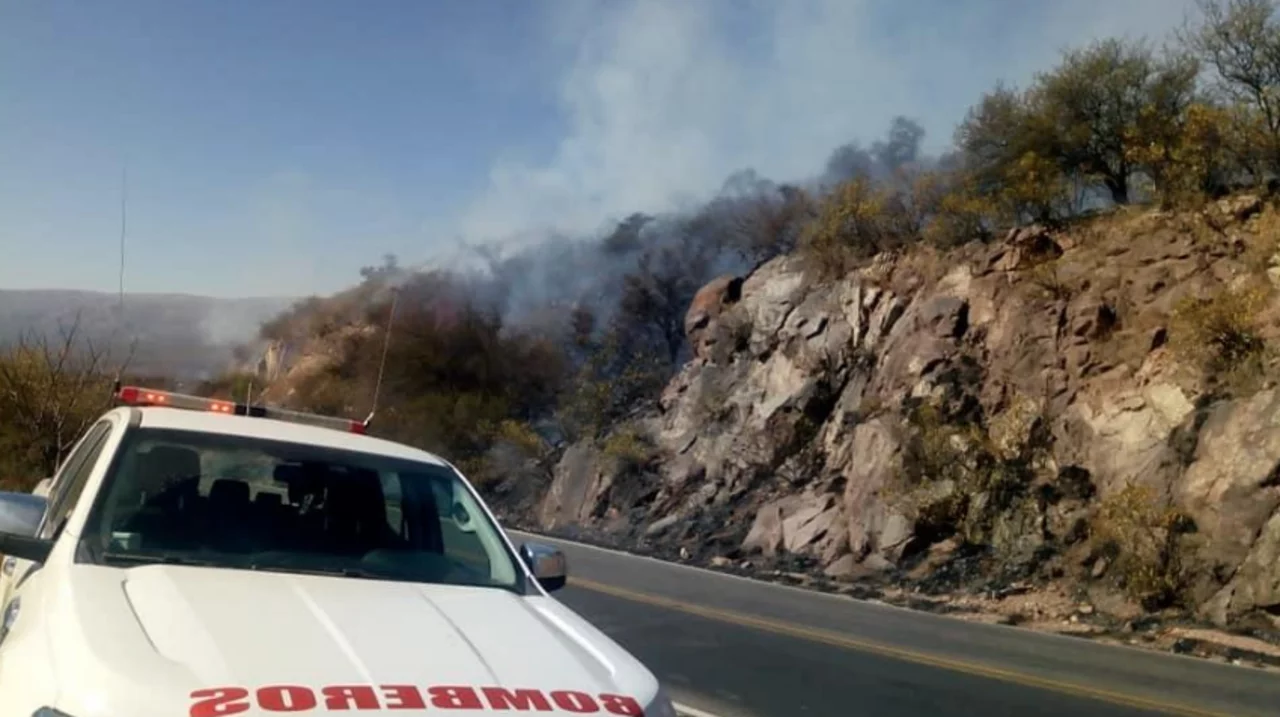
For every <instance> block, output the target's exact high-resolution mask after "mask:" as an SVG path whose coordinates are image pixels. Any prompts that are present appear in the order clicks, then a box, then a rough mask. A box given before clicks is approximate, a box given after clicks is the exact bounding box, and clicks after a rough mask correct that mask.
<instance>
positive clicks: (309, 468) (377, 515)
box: [81, 428, 525, 592]
mask: <svg viewBox="0 0 1280 717" xmlns="http://www.w3.org/2000/svg"><path fill="white" fill-rule="evenodd" d="M81 540H82V542H83V545H84V547H85V548H86V549H87V552H88V554H89V555H90V556H91V557H92V559H94V560H95V561H96V562H101V563H104V564H108V565H138V564H145V563H151V562H156V563H159V562H169V563H191V564H199V565H215V566H218V567H226V568H242V569H253V570H264V571H279V572H297V573H312V574H325V575H340V576H349V577H363V578H375V579H386V580H403V581H411V582H422V583H441V584H453V585H474V586H491V587H498V588H505V589H508V590H513V591H517V592H523V590H524V587H525V586H524V581H523V573H521V572H520V571H519V570H518V569H517V566H516V563H515V557H514V556H513V555H512V553H511V551H510V549H509V548H508V547H507V545H506V543H504V542H503V540H502V538H501V535H500V533H499V530H498V528H497V526H496V525H494V524H493V522H492V521H490V520H489V519H488V516H487V514H486V513H485V512H484V511H483V510H482V508H481V506H480V504H479V502H478V501H477V500H476V499H475V497H474V496H473V495H472V493H471V491H470V490H468V488H467V486H466V485H465V484H464V482H463V480H462V477H461V476H459V475H458V473H457V472H456V471H454V470H453V469H451V468H449V467H447V466H443V465H438V464H435V463H424V462H418V461H409V460H399V459H395V458H390V457H385V456H379V455H374V454H367V453H362V452H356V451H346V450H340V449H333V448H325V447H319V446H312V445H306V444H299V443H282V442H277V441H269V440H263V439H259V438H253V437H247V436H237V435H221V434H216V433H198V432H189V431H174V430H158V429H147V428H139V429H136V430H134V431H132V432H131V435H130V436H129V437H127V438H126V439H125V444H124V445H123V446H122V447H121V450H120V452H119V453H118V454H117V458H116V460H115V461H114V462H113V465H112V469H111V473H110V475H108V476H107V478H106V481H105V482H104V484H103V490H102V491H100V493H99V495H98V497H97V499H96V501H95V505H94V507H93V510H92V512H91V514H90V516H89V521H88V523H87V524H86V526H85V531H84V533H83V535H82V537H81Z"/></svg>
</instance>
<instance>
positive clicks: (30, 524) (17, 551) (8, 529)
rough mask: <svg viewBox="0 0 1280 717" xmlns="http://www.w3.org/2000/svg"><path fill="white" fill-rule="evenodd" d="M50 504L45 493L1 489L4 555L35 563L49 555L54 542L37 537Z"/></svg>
mask: <svg viewBox="0 0 1280 717" xmlns="http://www.w3.org/2000/svg"><path fill="white" fill-rule="evenodd" d="M47 506H48V501H47V500H46V499H45V497H44V496H40V495H34V494H32V493H11V492H0V555H10V556H13V557H15V558H20V559H22V560H30V561H31V562H33V563H42V562H44V560H45V558H47V557H49V551H50V550H51V549H52V548H53V543H51V542H49V541H47V540H41V539H40V538H37V537H36V531H37V530H39V529H40V521H41V520H42V519H43V518H44V512H45V508H46V507H47Z"/></svg>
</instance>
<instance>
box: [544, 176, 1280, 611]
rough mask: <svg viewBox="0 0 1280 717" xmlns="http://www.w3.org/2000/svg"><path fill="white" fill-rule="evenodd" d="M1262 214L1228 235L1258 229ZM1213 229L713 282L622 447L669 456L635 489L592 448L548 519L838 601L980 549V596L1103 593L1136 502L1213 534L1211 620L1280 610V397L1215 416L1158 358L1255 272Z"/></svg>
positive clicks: (1136, 230)
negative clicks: (1103, 550)
mask: <svg viewBox="0 0 1280 717" xmlns="http://www.w3.org/2000/svg"><path fill="white" fill-rule="evenodd" d="M1259 211H1260V209H1259V207H1258V206H1257V202H1256V201H1254V200H1248V201H1246V200H1235V203H1233V204H1231V205H1230V206H1224V207H1222V208H1219V210H1217V212H1218V213H1217V215H1215V216H1219V217H1223V216H1225V217H1227V218H1228V219H1229V220H1230V221H1231V222H1235V223H1236V224H1234V225H1232V228H1231V229H1230V230H1229V231H1228V232H1227V233H1228V234H1230V233H1231V232H1240V231H1243V232H1248V231H1250V226H1251V225H1249V224H1245V225H1239V222H1241V221H1244V220H1250V221H1253V220H1252V219H1250V218H1251V217H1256V216H1257V215H1258V213H1259ZM1188 221H1189V222H1190V224H1188ZM1197 222H1199V223H1197ZM1207 223H1209V219H1207V218H1206V217H1204V216H1202V217H1200V218H1199V219H1194V218H1193V219H1192V220H1186V221H1183V220H1179V219H1177V218H1169V217H1166V216H1164V215H1161V214H1159V213H1150V214H1146V215H1141V216H1137V217H1133V218H1130V219H1125V220H1117V221H1115V222H1114V223H1113V224H1112V225H1111V226H1110V233H1103V235H1101V236H1099V235H1085V236H1062V235H1054V234H1051V233H1050V232H1048V231H1047V230H1045V229H1043V228H1040V227H1031V228H1026V229H1021V230H1018V231H1016V232H1012V233H1011V234H1010V235H1009V236H1008V237H1006V239H1005V241H1004V242H1001V243H999V244H998V245H996V246H993V247H967V248H965V249H964V250H961V251H957V252H954V253H951V254H948V255H945V256H935V255H930V254H929V253H928V252H922V253H920V254H918V255H908V256H898V257H884V256H882V257H879V258H878V259H877V260H876V261H873V262H871V263H870V264H869V265H868V266H867V267H866V268H865V269H864V270H861V271H859V272H855V273H854V274H852V275H850V276H848V277H846V278H845V279H844V280H841V281H837V282H832V283H816V282H815V281H813V280H812V279H811V278H810V274H809V272H807V271H806V268H805V265H804V263H803V259H801V258H799V257H796V256H786V257H780V258H777V259H774V260H772V261H770V262H768V263H766V264H765V265H763V266H761V267H759V268H758V269H757V270H756V271H755V272H753V273H752V274H751V275H749V276H748V277H746V279H745V280H744V281H741V282H738V281H737V280H736V279H733V278H731V277H723V278H721V279H717V280H716V281H715V282H712V283H711V284H709V285H708V286H707V287H706V288H704V289H703V290H702V291H701V292H699V294H698V297H697V298H696V299H695V300H694V302H693V306H692V307H691V308H690V310H689V314H688V317H687V319H686V330H687V332H688V334H689V336H690V340H691V341H692V343H693V345H694V347H695V352H694V358H693V360H692V361H691V362H690V363H688V364H687V365H686V366H684V367H683V369H682V370H681V371H680V372H679V373H678V374H677V375H676V376H675V377H674V378H673V379H672V380H671V382H670V383H669V385H668V386H667V387H666V390H665V391H664V393H663V395H662V397H661V401H660V403H659V406H660V407H659V410H658V412H657V413H656V414H654V415H651V416H648V417H647V418H645V419H643V420H641V421H638V422H637V423H635V424H634V425H633V426H631V427H630V430H636V431H639V432H641V433H642V434H644V435H646V436H647V437H648V438H649V440H650V441H651V442H652V443H653V444H654V446H656V449H657V451H658V453H659V455H660V456H661V459H660V460H658V461H656V462H654V463H652V464H650V465H649V466H648V467H646V468H640V469H635V470H633V471H632V472H631V473H629V474H627V475H626V476H625V480H624V479H623V478H624V477H620V476H619V474H618V472H617V471H614V470H609V469H606V467H605V465H604V463H603V462H602V459H600V458H599V457H598V456H597V454H596V452H595V449H594V448H593V447H591V446H585V445H584V446H575V447H574V448H572V449H570V450H569V451H568V452H567V453H566V454H565V456H564V459H563V461H562V463H561V466H560V468H559V470H558V471H557V474H556V477H555V479H554V482H553V485H552V488H551V490H550V493H549V494H548V496H547V497H546V499H545V500H544V501H543V503H542V505H541V508H540V510H539V515H538V520H539V521H540V522H541V523H542V525H543V526H544V527H549V528H550V527H560V526H565V525H575V526H580V527H582V526H585V527H589V528H595V529H599V530H603V531H608V532H611V533H612V534H614V535H616V536H623V537H624V538H626V539H634V540H647V541H651V542H657V543H664V544H668V545H681V546H686V547H688V548H689V550H690V551H692V552H694V553H699V552H701V553H702V554H703V555H704V556H707V557H710V556H712V555H714V556H716V557H717V559H718V560H721V561H724V560H726V559H728V560H733V561H739V560H744V559H750V560H757V561H765V562H769V561H773V562H775V563H776V562H779V561H781V562H784V563H787V564H791V565H798V566H800V567H802V568H803V569H807V570H810V571H812V572H814V573H815V574H823V575H826V576H828V577H836V578H843V579H852V578H855V577H865V576H867V575H875V574H887V573H894V574H903V573H910V571H911V568H912V567H917V568H920V567H921V566H928V568H929V571H933V569H934V567H936V566H938V565H941V564H942V563H943V562H945V561H948V560H952V561H954V560H968V559H969V558H968V557H965V556H967V555H969V553H968V552H966V550H960V549H957V546H969V547H973V546H979V547H981V549H982V560H983V561H985V562H982V564H981V566H980V569H979V570H978V577H979V578H981V579H982V580H989V579H991V578H992V576H996V575H1007V576H1010V577H1011V578H1012V577H1019V578H1021V577H1026V576H1035V575H1040V576H1051V577H1062V576H1063V575H1066V576H1068V577H1071V576H1077V577H1078V578H1079V579H1081V580H1108V579H1111V576H1110V575H1109V574H1108V572H1107V565H1108V563H1107V561H1106V560H1105V559H1102V558H1098V557H1097V549H1096V548H1097V546H1090V545H1089V541H1088V540H1087V539H1086V538H1087V536H1088V534H1089V528H1088V526H1089V525H1090V521H1091V520H1092V519H1093V517H1094V516H1095V515H1096V514H1097V512H1098V506H1099V505H1103V504H1105V503H1106V502H1107V501H1108V500H1110V499H1112V497H1113V496H1116V495H1117V494H1118V493H1119V492H1120V491H1122V490H1124V489H1125V488H1126V486H1130V485H1135V484H1136V485H1141V486H1146V487H1148V488H1150V489H1152V493H1151V495H1153V496H1155V498H1154V499H1153V500H1156V501H1159V502H1160V504H1161V505H1166V504H1167V505H1169V506H1172V507H1173V508H1176V509H1177V510H1179V511H1181V512H1182V513H1185V514H1186V515H1187V516H1188V517H1189V519H1190V520H1191V521H1193V522H1194V524H1195V526H1196V527H1197V529H1198V533H1197V535H1196V538H1197V541H1196V542H1195V543H1193V544H1192V545H1193V546H1194V547H1192V548H1188V549H1187V550H1189V551H1190V552H1189V553H1188V554H1187V556H1186V561H1187V563H1188V564H1194V565H1195V566H1197V570H1198V572H1197V575H1198V578H1197V581H1196V584H1195V585H1194V587H1193V590H1192V594H1193V596H1194V599H1195V601H1196V603H1197V604H1198V605H1199V606H1201V609H1202V613H1203V614H1205V615H1208V616H1210V617H1212V618H1213V619H1215V620H1217V621H1219V622H1227V621H1231V620H1234V619H1236V618H1237V617H1239V616H1242V615H1245V614H1248V613H1251V612H1256V611H1259V610H1263V611H1280V513H1277V509H1278V508H1280V478H1278V477H1277V476H1280V391H1277V390H1266V391H1262V392H1260V393H1257V394H1256V395H1253V396H1249V397H1245V398H1242V399H1238V400H1233V401H1221V400H1215V399H1213V398H1212V397H1211V396H1209V395H1208V394H1206V388H1205V381H1204V376H1203V375H1201V373H1200V372H1199V370H1198V369H1193V368H1189V367H1188V366H1187V365H1186V363H1185V362H1181V363H1180V362H1179V361H1178V360H1176V359H1175V357H1174V356H1173V355H1172V354H1171V349H1170V348H1169V347H1168V345H1167V343H1168V332H1169V319H1170V314H1171V312H1172V311H1173V309H1174V307H1175V306H1177V305H1178V302H1180V301H1181V300H1182V299H1184V298H1186V297H1201V296H1206V295H1208V294H1210V293H1212V292H1215V291H1220V290H1221V289H1222V287H1224V286H1226V285H1229V284H1231V283H1233V282H1235V281H1237V280H1238V278H1239V277H1240V276H1241V275H1242V272H1243V271H1244V269H1243V263H1242V262H1241V261H1240V260H1239V259H1238V258H1236V257H1237V255H1238V254H1239V253H1240V249H1239V246H1237V245H1233V243H1232V241H1231V240H1230V239H1229V238H1227V237H1223V236H1221V235H1220V234H1213V233H1212V232H1201V231H1200V230H1201V229H1203V228H1204V227H1205V226H1206V224H1207ZM1206 237H1207V238H1206ZM1236 244H1238V242H1237V243H1236ZM937 267H941V268H937ZM1268 330H1271V329H1268ZM623 485H625V486H626V488H625V490H623V489H622V488H621V487H620V486H623ZM627 536H630V537H627ZM970 552H971V551H970ZM919 573H920V571H919V570H917V571H916V573H914V574H916V575H919ZM935 577H936V576H935Z"/></svg>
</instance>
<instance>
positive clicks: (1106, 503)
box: [1089, 482, 1190, 610]
mask: <svg viewBox="0 0 1280 717" xmlns="http://www.w3.org/2000/svg"><path fill="white" fill-rule="evenodd" d="M1189 522H1190V521H1189V519H1188V518H1187V516H1185V515H1184V514H1183V513H1181V512H1180V511H1178V510H1177V509H1176V508H1173V507H1171V506H1168V505H1166V504H1164V503H1162V502H1161V501H1160V500H1159V499H1158V497H1157V496H1156V494H1155V491H1154V490H1152V489H1151V488H1150V487H1149V486H1145V485H1139V484H1136V483H1132V482H1131V483H1129V484H1127V485H1126V486H1125V487H1124V488H1123V489H1121V490H1119V491H1117V492H1116V493H1114V494H1112V495H1110V496H1108V497H1107V498H1105V499H1103V501H1102V502H1101V504H1100V505H1099V506H1098V510H1097V513H1095V515H1094V517H1093V520H1092V521H1091V523H1090V526H1089V535H1090V539H1091V541H1092V542H1093V546H1094V550H1095V552H1096V553H1098V554H1100V555H1102V556H1104V557H1107V558H1108V559H1110V560H1111V561H1112V562H1111V565H1112V568H1111V569H1112V570H1113V574H1114V575H1116V576H1117V578H1118V580H1119V582H1120V584H1121V586H1122V587H1123V588H1124V590H1125V592H1126V593H1127V594H1128V595H1129V596H1130V597H1131V598H1132V599H1134V600H1136V601H1138V602H1139V603H1140V604H1142V606H1143V607H1144V608H1145V609H1147V610H1157V609H1160V608H1163V607H1168V606H1170V605H1173V604H1176V603H1178V602H1179V601H1180V599H1181V597H1182V595H1183V593H1184V591H1185V589H1186V587H1187V579H1188V576H1189V570H1188V566H1187V564H1186V559H1185V557H1184V553H1185V551H1184V550H1183V546H1182V543H1181V537H1182V535H1183V533H1184V532H1185V531H1186V530H1187V526H1188V525H1189Z"/></svg>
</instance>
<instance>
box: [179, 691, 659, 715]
mask: <svg viewBox="0 0 1280 717" xmlns="http://www.w3.org/2000/svg"><path fill="white" fill-rule="evenodd" d="M191 700H192V702H191V709H190V710H189V712H188V717H225V716H227V715H237V714H241V713H244V712H248V711H249V710H250V709H251V708H253V707H254V706H255V705H256V706H257V708H258V709H260V710H263V711H264V712H315V711H324V712H332V711H345V710H362V711H364V710H425V709H437V710H464V711H471V710H483V709H485V707H486V706H487V707H488V708H489V709H491V710H501V711H504V712H505V711H514V712H551V711H552V710H554V709H560V710H562V711H565V712H573V713H576V714H596V713H600V712H604V713H606V714H610V715H619V716H620V717H644V708H643V707H642V706H641V705H640V702H639V701H638V700H636V699H635V698H634V697H630V696H627V695H619V694H611V693H605V694H598V695H595V694H590V693H587V692H582V691H579V690H539V689H532V688H518V689H517V688H509V687H498V686H483V687H472V686H469V685H430V686H423V687H419V686H417V685H328V686H324V687H318V688H311V687H306V686H303V685H263V686H261V687H257V688H255V689H250V688H247V687H210V688H206V689H201V690H196V691H194V692H192V693H191Z"/></svg>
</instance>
